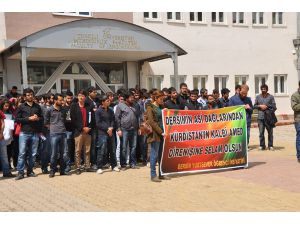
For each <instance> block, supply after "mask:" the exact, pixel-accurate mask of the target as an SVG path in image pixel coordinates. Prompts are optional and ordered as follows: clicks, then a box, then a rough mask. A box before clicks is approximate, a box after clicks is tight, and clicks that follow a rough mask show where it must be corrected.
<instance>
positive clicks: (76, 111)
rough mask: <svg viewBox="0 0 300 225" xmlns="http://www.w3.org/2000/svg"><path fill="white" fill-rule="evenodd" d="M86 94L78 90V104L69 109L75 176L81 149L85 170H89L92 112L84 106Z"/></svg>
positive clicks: (78, 169) (78, 171)
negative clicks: (72, 129) (71, 124)
mask: <svg viewBox="0 0 300 225" xmlns="http://www.w3.org/2000/svg"><path fill="white" fill-rule="evenodd" d="M85 98H86V92H85V91H84V90H80V91H79V93H78V102H77V103H73V104H72V105H71V108H70V115H71V120H72V121H73V122H72V123H73V128H74V138H75V166H76V174H77V175H79V174H80V173H81V171H80V158H81V157H80V156H81V149H82V148H84V154H85V157H84V158H85V169H86V171H88V172H89V171H91V169H90V149H91V134H90V132H91V129H92V127H93V126H94V115H93V114H94V111H93V110H90V109H89V108H88V107H87V105H85Z"/></svg>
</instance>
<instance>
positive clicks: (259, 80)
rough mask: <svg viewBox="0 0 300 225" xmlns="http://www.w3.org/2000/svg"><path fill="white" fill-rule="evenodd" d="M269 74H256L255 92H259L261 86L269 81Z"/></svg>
mask: <svg viewBox="0 0 300 225" xmlns="http://www.w3.org/2000/svg"><path fill="white" fill-rule="evenodd" d="M267 77H268V75H255V78H254V79H255V81H254V82H255V84H254V85H255V94H256V95H257V94H259V92H260V86H261V85H263V84H266V83H267Z"/></svg>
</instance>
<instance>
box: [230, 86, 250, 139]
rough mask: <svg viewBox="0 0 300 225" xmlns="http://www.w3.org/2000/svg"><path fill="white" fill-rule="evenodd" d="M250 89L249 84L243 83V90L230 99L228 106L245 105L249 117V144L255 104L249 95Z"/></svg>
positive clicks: (247, 117)
mask: <svg viewBox="0 0 300 225" xmlns="http://www.w3.org/2000/svg"><path fill="white" fill-rule="evenodd" d="M248 91H249V86H248V85H246V84H243V85H242V86H241V91H240V92H239V94H236V95H234V96H232V97H231V98H230V99H229V104H228V106H236V105H244V107H245V109H246V119H247V143H248V144H249V140H250V127H251V116H252V113H253V105H252V101H251V98H249V97H247V95H248Z"/></svg>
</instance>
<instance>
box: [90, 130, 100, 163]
mask: <svg viewBox="0 0 300 225" xmlns="http://www.w3.org/2000/svg"><path fill="white" fill-rule="evenodd" d="M91 137H92V140H91V150H90V156H91V164H92V165H96V163H97V150H98V149H97V138H98V130H97V129H92V132H91Z"/></svg>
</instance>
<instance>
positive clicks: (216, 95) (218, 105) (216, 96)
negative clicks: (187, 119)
mask: <svg viewBox="0 0 300 225" xmlns="http://www.w3.org/2000/svg"><path fill="white" fill-rule="evenodd" d="M212 96H213V97H214V108H215V109H220V108H223V104H222V102H220V92H219V90H218V89H214V90H213V93H212Z"/></svg>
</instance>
